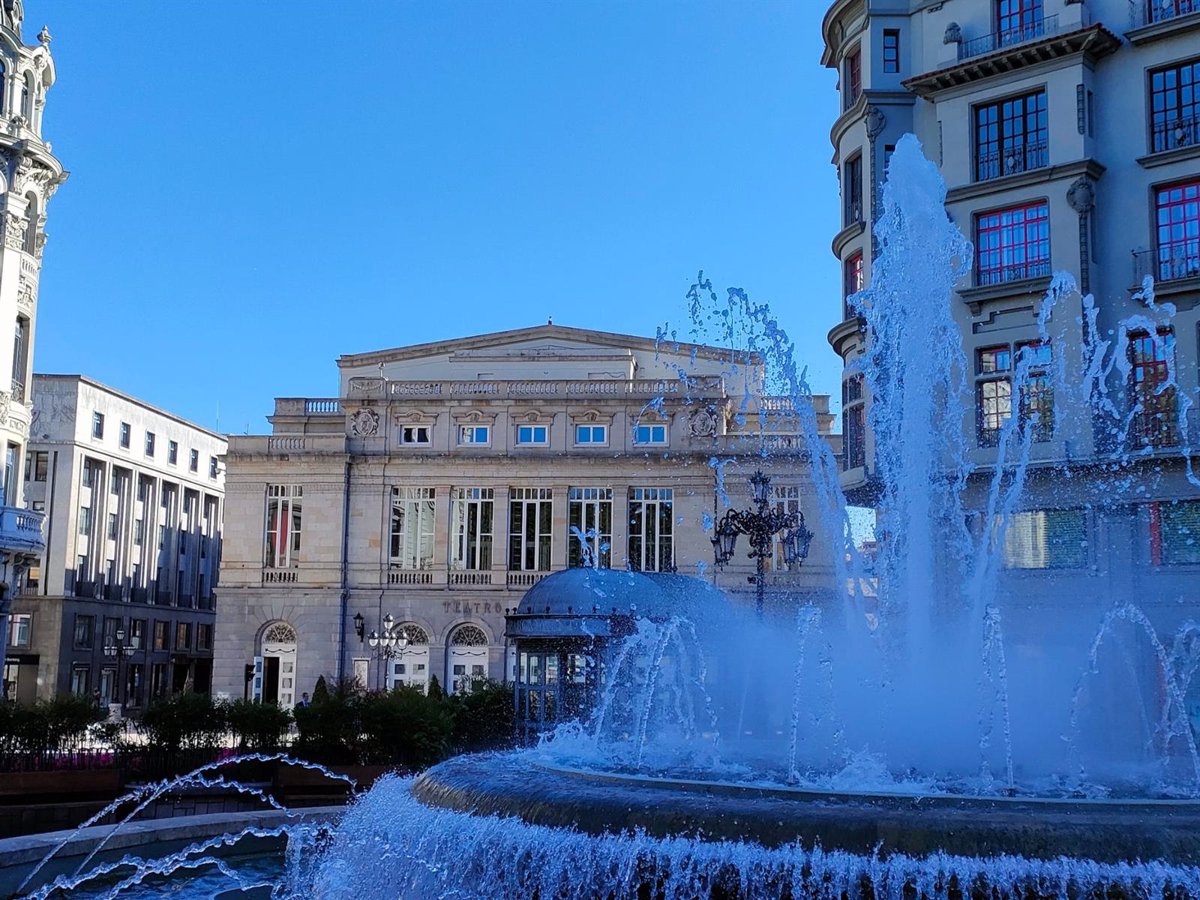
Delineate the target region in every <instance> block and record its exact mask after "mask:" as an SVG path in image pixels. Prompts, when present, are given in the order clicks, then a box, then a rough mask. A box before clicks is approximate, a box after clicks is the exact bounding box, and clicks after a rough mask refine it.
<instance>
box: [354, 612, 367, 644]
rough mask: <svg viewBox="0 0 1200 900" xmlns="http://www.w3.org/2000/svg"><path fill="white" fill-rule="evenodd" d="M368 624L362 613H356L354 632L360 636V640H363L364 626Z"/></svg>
mask: <svg viewBox="0 0 1200 900" xmlns="http://www.w3.org/2000/svg"><path fill="white" fill-rule="evenodd" d="M365 625H366V620H365V619H363V614H362V613H355V614H354V634H355V636H356V637H357V638H358V642H359V643H360V644H361V643H362V642H363V628H364V627H365Z"/></svg>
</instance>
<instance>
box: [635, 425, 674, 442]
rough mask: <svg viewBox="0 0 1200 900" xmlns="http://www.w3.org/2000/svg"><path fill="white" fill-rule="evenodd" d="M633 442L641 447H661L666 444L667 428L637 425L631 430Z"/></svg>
mask: <svg viewBox="0 0 1200 900" xmlns="http://www.w3.org/2000/svg"><path fill="white" fill-rule="evenodd" d="M633 442H634V443H635V444H637V445H638V446H641V447H653V446H662V445H663V444H666V442H667V426H666V425H637V426H635V427H634V429H633Z"/></svg>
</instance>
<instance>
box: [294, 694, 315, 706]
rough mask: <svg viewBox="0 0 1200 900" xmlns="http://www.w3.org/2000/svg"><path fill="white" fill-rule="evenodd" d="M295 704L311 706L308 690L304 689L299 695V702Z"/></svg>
mask: <svg viewBox="0 0 1200 900" xmlns="http://www.w3.org/2000/svg"><path fill="white" fill-rule="evenodd" d="M296 705H297V706H312V703H311V702H309V699H308V691H305V692H304V693H303V694H301V695H300V702H299V703H297V704H296Z"/></svg>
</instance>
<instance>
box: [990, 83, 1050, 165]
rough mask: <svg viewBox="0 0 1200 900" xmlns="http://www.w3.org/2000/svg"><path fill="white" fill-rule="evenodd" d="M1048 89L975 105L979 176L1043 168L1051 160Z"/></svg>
mask: <svg viewBox="0 0 1200 900" xmlns="http://www.w3.org/2000/svg"><path fill="white" fill-rule="evenodd" d="M1049 129H1050V123H1049V119H1048V117H1047V113H1046V92H1045V91H1034V92H1033V93H1030V94H1023V95H1021V96H1019V97H1009V98H1008V99H1006V100H999V101H997V102H995V103H988V104H984V105H982V106H976V107H975V180H976V181H987V180H988V179H991V178H999V177H1001V176H1003V175H1016V174H1017V173H1019V172H1028V171H1030V170H1032V169H1040V168H1043V167H1044V166H1046V165H1047V164H1048V163H1049V160H1050V155H1049V144H1048V140H1049V133H1050V131H1049Z"/></svg>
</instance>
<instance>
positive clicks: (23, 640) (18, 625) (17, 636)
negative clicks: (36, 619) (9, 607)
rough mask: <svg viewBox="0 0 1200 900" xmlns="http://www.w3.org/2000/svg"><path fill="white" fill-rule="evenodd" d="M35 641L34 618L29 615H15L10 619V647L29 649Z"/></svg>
mask: <svg viewBox="0 0 1200 900" xmlns="http://www.w3.org/2000/svg"><path fill="white" fill-rule="evenodd" d="M32 641H33V616H32V615H30V614H29V613H13V614H12V615H11V616H9V618H8V645H9V646H10V647H28V646H29V645H30V643H32Z"/></svg>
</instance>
